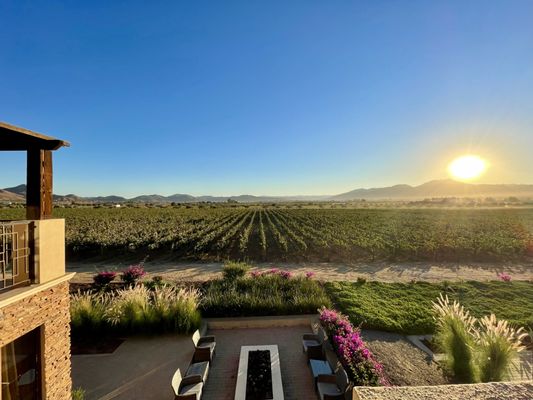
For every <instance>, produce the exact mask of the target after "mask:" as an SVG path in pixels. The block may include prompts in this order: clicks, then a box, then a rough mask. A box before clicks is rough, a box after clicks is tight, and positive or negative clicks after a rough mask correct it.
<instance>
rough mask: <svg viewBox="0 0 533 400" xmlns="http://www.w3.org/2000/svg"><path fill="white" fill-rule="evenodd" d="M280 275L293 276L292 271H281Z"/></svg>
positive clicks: (287, 277) (284, 276) (283, 276)
mask: <svg viewBox="0 0 533 400" xmlns="http://www.w3.org/2000/svg"><path fill="white" fill-rule="evenodd" d="M279 276H281V277H282V278H285V279H291V278H292V272H290V271H280V272H279Z"/></svg>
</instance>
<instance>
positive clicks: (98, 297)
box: [70, 290, 110, 334]
mask: <svg viewBox="0 0 533 400" xmlns="http://www.w3.org/2000/svg"><path fill="white" fill-rule="evenodd" d="M109 300H110V296H109V295H108V294H105V293H91V292H85V293H83V292H81V291H79V290H78V292H77V293H75V294H73V295H71V297H70V321H71V325H72V329H73V330H74V331H76V332H77V333H83V334H90V333H94V332H97V331H98V330H99V329H100V328H101V327H102V325H103V324H104V322H105V317H104V314H105V310H106V309H107V307H108V305H109Z"/></svg>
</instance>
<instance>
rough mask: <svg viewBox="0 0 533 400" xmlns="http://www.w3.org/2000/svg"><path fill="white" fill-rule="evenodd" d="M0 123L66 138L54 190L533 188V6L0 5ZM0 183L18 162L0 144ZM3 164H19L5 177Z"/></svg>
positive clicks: (13, 179) (17, 173)
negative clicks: (451, 166)
mask: <svg viewBox="0 0 533 400" xmlns="http://www.w3.org/2000/svg"><path fill="white" fill-rule="evenodd" d="M0 16H1V23H0V46H1V51H0V89H1V90H0V94H1V96H0V120H2V121H5V122H9V123H12V124H15V125H20V126H23V127H26V128H28V129H33V130H36V131H38V132H42V133H45V134H49V135H52V136H57V137H60V138H62V139H66V140H69V141H70V142H71V143H72V147H71V148H69V149H62V150H60V151H58V152H56V153H55V165H54V167H55V177H56V178H55V192H56V193H63V194H65V193H76V194H79V195H96V194H120V195H126V196H132V195H137V194H141V193H160V194H167V195H168V194H172V193H191V194H195V195H198V194H219V195H223V194H241V193H251V194H272V195H280V194H330V193H331V194H332V193H340V192H343V191H347V190H351V189H354V188H357V187H375V186H384V185H390V184H396V183H409V184H419V183H423V182H424V181H427V180H431V179H438V178H445V177H446V165H447V163H448V162H449V161H450V160H451V159H452V158H453V157H455V156H457V155H461V154H463V153H468V152H474V153H478V154H480V155H481V156H483V157H486V158H487V159H489V161H490V163H491V168H490V169H489V170H488V172H487V174H486V175H485V176H484V177H483V179H482V182H494V183H501V182H505V183H533V161H532V160H533V156H532V149H533V2H532V1H529V0H527V1H514V0H504V1H496V0H491V1H486V0H483V1H464V0H463V1H426V0H425V1H406V2H405V1H375V0H372V1H309V0H305V1H290V0H289V1H250V0H247V1H240V2H228V1H211V2H207V1H168V2H159V1H151V2H135V1H101V2H99V1H85V2H81V1H80V2H75V1H62V2H56V1H51V0H47V1H32V2H26V1H21V0H16V1H5V0H2V1H0ZM0 168H1V170H2V171H3V173H2V177H1V178H0V187H6V186H10V185H15V184H18V183H21V182H23V181H24V174H25V170H24V157H23V156H22V155H21V154H0ZM5 171H9V173H7V174H6V173H5Z"/></svg>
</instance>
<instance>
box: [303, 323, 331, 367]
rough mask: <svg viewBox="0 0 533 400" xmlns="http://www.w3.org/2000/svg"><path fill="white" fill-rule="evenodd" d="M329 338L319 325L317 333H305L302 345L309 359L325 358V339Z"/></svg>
mask: <svg viewBox="0 0 533 400" xmlns="http://www.w3.org/2000/svg"><path fill="white" fill-rule="evenodd" d="M326 339H327V337H326V333H325V332H324V329H322V327H318V331H317V333H316V334H315V333H304V335H303V337H302V347H303V351H304V353H306V354H307V359H308V360H310V359H314V360H324V348H323V345H324V341H325V340H326Z"/></svg>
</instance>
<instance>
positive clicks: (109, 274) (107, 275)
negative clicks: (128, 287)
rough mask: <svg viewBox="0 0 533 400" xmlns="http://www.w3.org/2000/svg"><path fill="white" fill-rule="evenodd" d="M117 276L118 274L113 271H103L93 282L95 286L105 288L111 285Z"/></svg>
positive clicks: (94, 277)
mask: <svg viewBox="0 0 533 400" xmlns="http://www.w3.org/2000/svg"><path fill="white" fill-rule="evenodd" d="M116 276H117V273H116V272H113V271H102V272H99V273H97V274H96V275H95V276H93V281H94V283H95V285H97V286H99V287H104V286H107V285H109V284H110V283H111V282H113V280H114V279H115V277H116Z"/></svg>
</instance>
